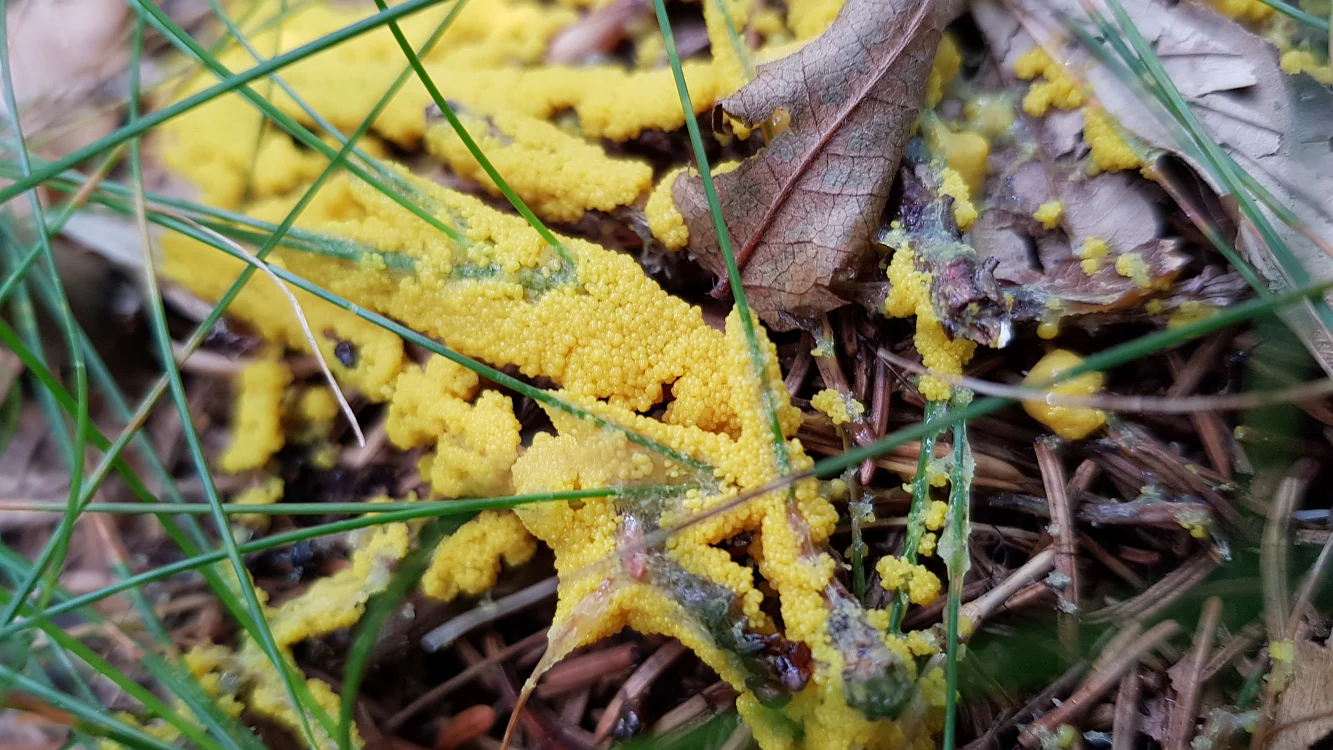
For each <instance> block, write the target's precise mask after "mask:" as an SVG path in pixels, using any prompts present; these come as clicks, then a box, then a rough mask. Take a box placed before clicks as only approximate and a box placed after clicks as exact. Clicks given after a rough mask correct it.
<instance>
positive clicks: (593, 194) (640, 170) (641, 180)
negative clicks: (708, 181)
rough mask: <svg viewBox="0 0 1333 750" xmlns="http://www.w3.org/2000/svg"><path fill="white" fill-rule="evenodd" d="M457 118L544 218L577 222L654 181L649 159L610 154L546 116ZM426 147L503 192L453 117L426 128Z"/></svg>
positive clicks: (463, 172)
mask: <svg viewBox="0 0 1333 750" xmlns="http://www.w3.org/2000/svg"><path fill="white" fill-rule="evenodd" d="M459 119H460V121H461V122H462V123H463V124H464V126H466V128H467V131H468V133H469V134H470V135H471V136H472V138H473V139H474V140H475V141H476V145H477V146H478V147H479V148H480V149H481V150H482V152H484V153H485V154H486V158H487V159H489V160H490V162H491V164H492V165H493V166H494V167H495V169H496V170H497V171H498V172H499V173H500V175H501V176H502V177H504V179H505V182H507V183H508V184H509V186H510V187H511V188H513V189H514V192H516V193H518V194H519V195H520V196H522V197H523V199H524V201H526V202H527V203H528V205H529V206H530V207H531V208H532V210H533V211H535V212H536V213H537V214H538V215H539V216H541V217H542V218H544V219H548V220H550V221H563V222H575V221H578V220H579V219H581V218H583V214H584V212H586V211H589V210H597V211H610V210H612V209H614V208H616V207H617V206H626V205H629V204H631V203H633V202H634V201H635V200H636V199H637V198H638V197H639V195H640V194H641V193H643V192H644V191H646V190H647V189H648V188H649V187H651V185H652V179H653V170H652V167H650V166H648V164H646V163H645V162H643V161H640V160H638V159H617V158H612V157H609V156H607V155H606V152H605V151H603V150H602V149H601V148H600V147H598V146H595V145H592V144H590V143H588V142H587V141H585V140H584V139H583V138H580V137H578V136H575V135H571V134H570V133H568V132H566V131H564V130H562V129H560V128H558V127H556V126H555V125H552V124H551V123H549V122H546V121H545V120H540V119H537V118H536V117H532V116H530V115H524V114H518V113H514V112H503V113H500V114H496V115H492V116H489V117H484V118H482V117H471V116H461V117H460V118H459ZM426 149H427V151H429V152H430V153H431V154H432V155H434V156H436V157H438V158H439V159H440V160H441V161H444V162H445V163H447V164H448V165H449V166H450V168H451V169H453V171H454V173H455V174H457V175H458V176H460V177H464V178H467V179H470V180H473V181H475V182H478V183H480V184H481V185H483V186H486V187H487V188H488V189H490V190H491V192H493V193H494V194H496V195H499V194H500V189H499V188H498V187H496V186H495V183H494V182H492V181H491V179H490V178H489V177H488V176H487V175H486V173H485V172H484V171H483V170H482V168H481V165H480V164H479V163H477V161H476V159H475V158H474V157H473V156H472V152H471V151H470V150H469V149H468V148H467V146H466V145H465V144H464V143H463V141H462V139H461V138H459V137H458V135H457V134H456V133H455V131H454V129H453V128H452V127H450V126H449V124H448V123H447V122H444V121H443V120H441V121H438V122H436V123H435V124H434V125H432V126H431V127H430V128H429V129H428V130H427V131H426Z"/></svg>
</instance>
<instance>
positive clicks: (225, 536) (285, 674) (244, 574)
mask: <svg viewBox="0 0 1333 750" xmlns="http://www.w3.org/2000/svg"><path fill="white" fill-rule="evenodd" d="M141 17H142V16H141ZM130 162H131V171H132V173H133V180H134V183H135V186H136V190H137V192H138V199H137V200H136V201H135V213H136V218H137V220H138V224H139V234H140V236H141V237H142V238H143V242H144V262H143V270H144V295H145V297H146V301H147V303H148V304H147V308H148V317H149V323H150V325H151V328H152V332H153V340H154V343H155V345H156V348H157V353H158V357H159V359H161V362H162V367H163V369H164V370H165V371H166V375H167V381H168V385H169V388H170V392H171V396H172V400H173V401H174V402H175V404H176V411H177V413H178V414H179V415H180V419H181V432H182V436H183V437H184V439H185V446H186V448H187V449H188V451H189V454H190V460H191V463H192V464H193V465H194V470H195V474H196V475H198V477H199V481H200V482H201V483H202V484H203V488H204V496H205V498H206V499H207V501H208V505H209V507H210V509H211V510H212V511H213V512H212V514H211V515H212V518H213V523H214V524H215V526H216V528H217V532H218V537H219V538H220V539H221V540H222V547H223V549H224V550H225V551H226V553H227V559H228V561H229V562H230V563H231V569H232V573H233V574H234V575H235V579H236V580H235V585H236V587H237V588H239V589H240V591H241V595H242V597H243V598H244V600H245V605H246V608H247V611H248V612H249V615H250V623H248V624H249V625H250V626H251V627H249V628H247V630H248V631H249V635H250V637H251V638H253V639H254V640H255V642H256V643H258V644H259V646H260V648H261V649H262V650H263V651H264V653H265V655H266V656H267V657H268V659H269V661H270V662H271V663H272V664H273V668H274V669H276V670H277V671H278V674H279V676H280V677H281V678H282V682H283V686H284V688H285V689H286V691H287V698H288V700H290V701H291V705H292V708H293V709H294V710H295V711H296V715H297V717H298V718H299V719H300V723H301V730H302V733H303V735H304V737H305V738H306V739H307V740H308V741H309V742H310V745H311V747H318V746H319V744H320V743H319V740H318V739H316V737H315V733H314V731H313V730H312V729H311V728H310V723H309V719H308V718H307V712H308V711H311V712H313V714H314V715H315V716H316V717H317V718H320V717H324V713H325V712H324V710H323V708H321V707H320V706H319V704H317V703H315V702H314V701H313V700H311V701H304V702H303V701H302V696H301V691H300V689H299V688H298V687H297V682H301V684H302V686H304V682H303V680H302V678H300V677H297V676H295V675H293V673H292V672H293V670H292V669H289V668H288V662H287V659H286V658H285V657H284V655H283V653H282V649H281V647H280V646H279V645H278V642H277V639H276V638H274V636H273V630H272V629H271V628H270V627H269V624H268V620H267V618H266V617H265V615H264V605H263V604H262V603H261V602H260V601H259V596H258V594H257V593H256V592H255V587H254V584H253V583H252V582H251V581H250V572H249V570H247V569H246V567H245V562H244V561H243V560H242V559H241V553H240V552H239V551H238V550H237V545H236V539H235V537H234V536H233V535H232V533H231V525H230V524H229V523H228V522H227V516H226V514H224V513H223V512H222V509H221V505H222V498H221V497H220V495H219V494H218V489H217V485H216V484H215V483H214V481H213V472H212V469H211V468H210V467H209V465H208V458H207V457H206V456H205V455H204V446H203V443H202V441H201V440H200V439H199V432H198V431H197V430H196V429H195V427H194V421H193V417H192V415H191V414H190V402H189V397H188V396H187V395H186V393H185V382H184V380H183V379H182V378H181V374H180V369H179V368H178V367H177V365H176V358H175V354H174V353H173V352H172V349H171V333H170V331H169V330H168V328H167V316H166V309H165V307H164V306H163V304H162V296H161V292H160V290H159V289H158V282H157V272H156V269H155V267H154V266H155V261H154V258H153V251H152V239H151V234H150V231H149V228H148V217H147V214H146V207H145V202H144V197H143V169H142V164H141V161H140V159H139V151H138V146H137V141H132V142H131V144H130ZM324 719H325V720H324V721H323V722H322V723H324V724H325V728H326V730H327V731H330V732H331V731H332V727H331V724H332V722H331V721H330V720H327V717H324Z"/></svg>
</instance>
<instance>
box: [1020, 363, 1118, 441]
mask: <svg viewBox="0 0 1333 750" xmlns="http://www.w3.org/2000/svg"><path fill="white" fill-rule="evenodd" d="M1082 362H1083V358H1082V357H1080V356H1078V355H1077V354H1075V353H1073V352H1071V351H1069V350H1067V349H1056V350H1055V351H1052V352H1050V353H1048V354H1047V355H1046V356H1044V357H1042V358H1041V359H1040V360H1039V361H1038V362H1037V364H1036V365H1034V366H1033V367H1032V369H1031V370H1030V371H1029V372H1028V375H1027V377H1026V378H1024V379H1023V385H1024V386H1025V387H1028V388H1043V389H1044V390H1046V391H1048V392H1050V393H1054V394H1058V395H1061V396H1092V395H1095V394H1097V393H1099V392H1100V391H1101V390H1102V388H1103V386H1105V384H1106V376H1105V375H1103V374H1102V373H1100V372H1086V373H1083V374H1082V375H1078V376H1076V377H1073V378H1070V379H1068V380H1065V381H1063V382H1061V383H1059V384H1057V385H1054V386H1052V385H1049V384H1050V382H1051V381H1053V380H1055V379H1056V378H1058V377H1059V376H1060V374H1061V373H1062V372H1064V371H1066V370H1068V369H1070V368H1072V367H1075V366H1077V365H1079V364H1082ZM1023 410H1024V411H1026V412H1027V413H1028V416H1030V417H1032V418H1033V419H1035V420H1037V421H1038V422H1041V423H1042V424H1044V425H1046V426H1047V427H1049V428H1051V431H1052V432H1054V433H1055V434H1057V435H1059V436H1060V437H1062V438H1065V439H1066V440H1079V439H1082V438H1085V437H1087V436H1088V435H1090V434H1092V432H1093V431H1094V430H1096V429H1097V428H1099V427H1101V426H1102V425H1103V424H1106V412H1104V411H1102V410H1101V409H1089V408H1087V407H1081V406H1062V405H1059V404H1047V403H1044V402H1041V401H1036V400H1029V401H1024V402H1023Z"/></svg>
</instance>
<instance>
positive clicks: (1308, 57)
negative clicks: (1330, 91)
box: [1282, 49, 1333, 86]
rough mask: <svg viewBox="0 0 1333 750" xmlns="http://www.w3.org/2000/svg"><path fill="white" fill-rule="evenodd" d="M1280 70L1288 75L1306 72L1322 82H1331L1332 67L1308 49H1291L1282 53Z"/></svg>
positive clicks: (1326, 83)
mask: <svg viewBox="0 0 1333 750" xmlns="http://www.w3.org/2000/svg"><path fill="white" fill-rule="evenodd" d="M1282 72H1283V73H1286V74H1288V75H1296V74H1297V73H1308V74H1309V75H1310V77H1311V78H1313V79H1315V80H1316V81H1318V82H1320V83H1322V84H1324V85H1325V86H1327V85H1329V84H1333V67H1331V66H1330V65H1329V64H1328V63H1326V62H1322V63H1321V62H1320V61H1319V58H1317V57H1315V56H1314V54H1313V53H1311V52H1310V51H1309V50H1304V49H1292V50H1287V51H1286V52H1283V53H1282Z"/></svg>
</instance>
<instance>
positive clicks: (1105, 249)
mask: <svg viewBox="0 0 1333 750" xmlns="http://www.w3.org/2000/svg"><path fill="white" fill-rule="evenodd" d="M1110 251H1111V248H1110V246H1109V245H1107V244H1106V240H1104V239H1102V238H1101V237H1085V238H1084V239H1083V246H1082V247H1080V248H1079V249H1078V251H1077V254H1078V257H1079V258H1082V260H1081V261H1080V262H1079V267H1080V268H1082V269H1083V273H1084V275H1087V276H1091V275H1093V274H1094V273H1097V271H1098V269H1100V268H1101V267H1102V261H1103V260H1104V259H1105V258H1106V256H1107V255H1108V254H1110Z"/></svg>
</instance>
